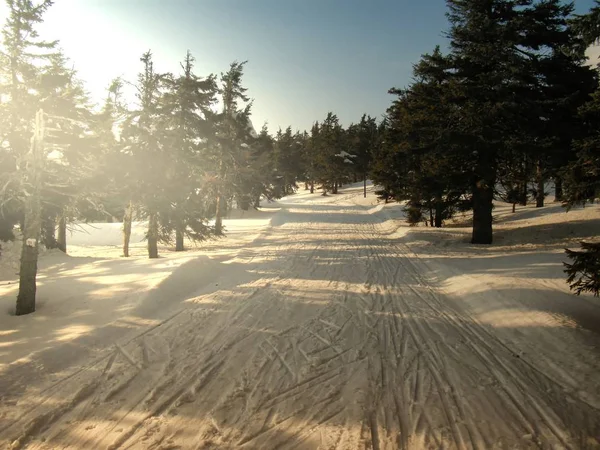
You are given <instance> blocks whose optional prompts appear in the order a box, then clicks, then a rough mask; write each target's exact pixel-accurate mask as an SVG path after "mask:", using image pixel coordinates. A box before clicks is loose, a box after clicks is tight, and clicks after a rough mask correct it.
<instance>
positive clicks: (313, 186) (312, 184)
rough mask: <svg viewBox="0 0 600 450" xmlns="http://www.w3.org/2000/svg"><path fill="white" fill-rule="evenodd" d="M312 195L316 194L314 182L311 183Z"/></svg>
mask: <svg viewBox="0 0 600 450" xmlns="http://www.w3.org/2000/svg"><path fill="white" fill-rule="evenodd" d="M310 193H311V194H314V193H315V182H314V181H311V182H310Z"/></svg>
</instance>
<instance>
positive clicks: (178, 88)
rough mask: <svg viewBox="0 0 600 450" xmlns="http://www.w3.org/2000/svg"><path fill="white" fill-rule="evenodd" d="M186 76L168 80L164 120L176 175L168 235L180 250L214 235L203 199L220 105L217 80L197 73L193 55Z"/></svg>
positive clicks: (172, 181) (166, 225) (171, 186)
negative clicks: (215, 113)
mask: <svg viewBox="0 0 600 450" xmlns="http://www.w3.org/2000/svg"><path fill="white" fill-rule="evenodd" d="M181 67H182V69H183V73H182V75H181V76H179V77H177V78H172V77H169V78H167V79H166V81H167V88H166V93H165V95H164V99H163V107H162V114H163V118H162V119H161V120H163V121H165V129H166V133H167V145H168V147H169V148H170V152H171V154H170V159H171V165H172V167H173V170H172V171H170V172H168V173H167V174H166V176H167V178H168V180H167V181H168V185H167V186H168V188H169V192H168V194H167V195H168V198H169V199H170V200H171V205H172V210H171V214H170V223H169V221H164V222H163V227H164V229H165V230H167V231H168V230H169V229H170V228H173V229H174V233H175V250H176V251H182V250H184V237H185V236H188V237H189V238H191V239H192V240H193V241H198V240H202V239H205V238H206V237H208V236H209V235H210V234H211V231H212V230H211V228H210V227H209V226H208V224H207V222H208V207H207V205H206V202H205V201H204V196H203V195H201V194H202V193H204V192H206V191H207V172H206V162H207V160H208V155H207V154H206V153H207V150H206V142H207V139H208V133H209V131H210V126H209V122H208V117H211V115H212V111H211V106H212V104H213V103H214V102H215V100H216V99H215V95H216V90H217V87H216V82H215V77H214V76H213V75H211V76H209V77H207V78H206V79H202V78H199V77H198V76H196V75H195V74H194V73H193V67H194V58H193V57H192V55H191V54H190V53H189V52H188V53H187V55H186V58H185V60H184V62H183V64H182V65H181Z"/></svg>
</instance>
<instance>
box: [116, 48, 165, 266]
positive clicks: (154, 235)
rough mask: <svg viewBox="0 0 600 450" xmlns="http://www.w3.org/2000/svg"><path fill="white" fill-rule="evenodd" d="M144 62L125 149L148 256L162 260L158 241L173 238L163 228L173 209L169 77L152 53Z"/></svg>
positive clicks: (125, 135)
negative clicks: (166, 119)
mask: <svg viewBox="0 0 600 450" xmlns="http://www.w3.org/2000/svg"><path fill="white" fill-rule="evenodd" d="M140 61H141V62H142V63H143V66H144V68H143V71H142V72H141V73H140V74H139V75H138V82H137V85H136V88H137V94H136V96H137V100H138V108H137V109H136V110H134V111H131V112H130V113H129V116H128V117H127V119H126V121H125V123H124V128H123V139H124V141H125V145H124V149H123V150H124V152H125V154H126V155H129V156H130V157H131V159H130V161H131V173H130V175H129V177H128V185H127V187H128V188H129V192H130V201H131V202H132V203H133V204H136V205H139V206H140V211H141V213H142V214H143V215H144V216H145V217H146V218H147V219H148V231H147V233H146V240H147V243H148V257H149V258H158V242H159V241H165V240H167V241H168V238H169V236H168V233H164V230H163V229H161V219H164V218H165V215H168V212H169V209H170V203H169V199H168V197H167V196H166V195H165V192H166V190H167V189H168V181H167V179H166V177H165V173H166V172H168V170H169V169H170V168H171V165H170V163H171V162H172V160H171V159H170V158H169V157H168V154H167V152H166V150H165V146H164V144H165V129H164V123H163V122H161V114H162V111H161V99H162V95H163V90H164V89H163V88H164V80H165V76H164V75H163V74H159V73H157V72H156V71H155V69H154V63H153V61H152V53H151V52H150V51H148V52H146V53H144V55H143V56H142V57H141V58H140ZM161 215H162V217H161Z"/></svg>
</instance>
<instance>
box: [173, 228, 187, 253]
mask: <svg viewBox="0 0 600 450" xmlns="http://www.w3.org/2000/svg"><path fill="white" fill-rule="evenodd" d="M184 232H185V227H184V226H183V224H180V223H178V224H177V228H175V251H176V252H182V251H184V250H185V246H184V245H183V238H184V236H185V233H184Z"/></svg>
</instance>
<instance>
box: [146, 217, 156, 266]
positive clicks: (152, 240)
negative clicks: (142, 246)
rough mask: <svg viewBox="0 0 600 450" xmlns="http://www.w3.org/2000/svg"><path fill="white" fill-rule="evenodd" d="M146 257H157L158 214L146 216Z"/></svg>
mask: <svg viewBox="0 0 600 450" xmlns="http://www.w3.org/2000/svg"><path fill="white" fill-rule="evenodd" d="M148 258H151V259H152V258H158V214H156V213H155V212H151V213H150V215H149V216H148Z"/></svg>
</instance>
